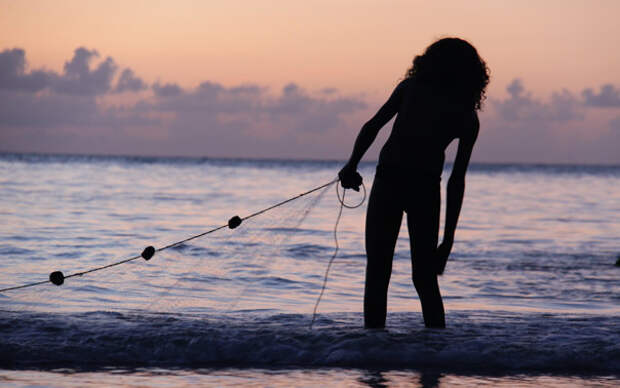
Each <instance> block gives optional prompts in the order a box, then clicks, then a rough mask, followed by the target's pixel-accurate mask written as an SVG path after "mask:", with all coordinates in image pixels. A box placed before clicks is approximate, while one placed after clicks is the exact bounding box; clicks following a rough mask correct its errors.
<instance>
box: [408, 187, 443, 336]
mask: <svg viewBox="0 0 620 388" xmlns="http://www.w3.org/2000/svg"><path fill="white" fill-rule="evenodd" d="M428 185H429V184H428V183H421V184H420V185H419V186H418V187H419V188H422V187H424V188H423V189H421V190H420V189H418V193H415V194H414V195H413V196H412V197H411V198H412V202H411V206H410V207H409V208H408V211H407V227H408V228H409V240H410V243H411V266H412V272H413V273H412V278H413V285H414V286H415V289H416V291H417V292H418V296H419V297H420V303H421V304H422V315H423V316H424V324H425V325H426V327H445V326H446V322H445V314H444V309H443V301H442V299H441V293H440V292H439V284H438V283H437V271H436V263H435V262H434V260H435V252H436V250H437V239H438V236H437V235H438V233H439V214H440V211H439V210H440V209H439V208H440V203H441V201H440V197H439V187H438V186H439V185H438V184H437V187H436V188H435V184H432V183H431V187H430V188H428V187H427V186H428ZM414 235H415V237H414Z"/></svg>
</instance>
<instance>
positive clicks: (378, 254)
mask: <svg viewBox="0 0 620 388" xmlns="http://www.w3.org/2000/svg"><path fill="white" fill-rule="evenodd" d="M397 194H398V191H397V188H396V187H393V185H391V184H390V183H389V182H387V181H384V180H382V179H380V178H379V177H375V181H374V183H373V186H372V190H371V192H370V198H369V199H368V210H367V212H366V253H367V256H368V264H369V265H372V264H375V262H376V261H380V262H385V261H386V260H389V263H391V262H392V256H393V255H394V247H395V245H396V239H397V238H398V232H399V231H400V224H401V222H402V217H403V207H402V205H401V204H400V201H398V195H397Z"/></svg>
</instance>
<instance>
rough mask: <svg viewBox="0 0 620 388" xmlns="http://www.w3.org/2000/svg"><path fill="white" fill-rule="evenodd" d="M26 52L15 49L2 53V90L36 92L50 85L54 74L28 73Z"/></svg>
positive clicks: (0, 77)
mask: <svg viewBox="0 0 620 388" xmlns="http://www.w3.org/2000/svg"><path fill="white" fill-rule="evenodd" d="M25 70H26V52H25V51H24V50H23V49H19V48H15V49H11V50H4V51H2V52H0V89H8V90H24V91H29V92H36V91H39V90H42V89H44V88H46V87H48V86H49V85H50V81H51V79H52V78H53V76H54V75H53V74H52V73H50V72H46V71H43V70H35V71H32V72H30V73H26V72H25Z"/></svg>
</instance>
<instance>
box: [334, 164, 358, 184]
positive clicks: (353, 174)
mask: <svg viewBox="0 0 620 388" xmlns="http://www.w3.org/2000/svg"><path fill="white" fill-rule="evenodd" d="M338 178H340V184H341V185H342V187H344V188H345V189H353V190H355V191H360V185H361V184H362V176H361V175H360V174H359V173H358V172H357V171H356V168H355V167H353V166H350V165H349V164H348V163H347V164H346V165H345V166H344V167H343V168H342V170H340V172H339V173H338Z"/></svg>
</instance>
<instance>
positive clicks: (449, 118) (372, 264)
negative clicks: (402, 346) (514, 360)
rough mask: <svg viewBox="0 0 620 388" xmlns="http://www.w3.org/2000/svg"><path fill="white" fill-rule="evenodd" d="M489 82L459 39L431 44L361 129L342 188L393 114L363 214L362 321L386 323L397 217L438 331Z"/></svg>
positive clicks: (354, 181)
mask: <svg viewBox="0 0 620 388" xmlns="http://www.w3.org/2000/svg"><path fill="white" fill-rule="evenodd" d="M488 82H489V75H488V69H487V67H486V64H485V62H484V61H483V60H482V59H481V58H480V56H479V55H478V53H477V51H476V49H475V48H474V47H473V46H472V45H470V44H469V43H467V42H466V41H464V40H462V39H458V38H446V39H441V40H438V41H437V42H435V43H433V44H432V45H430V46H429V47H428V48H427V49H426V51H425V52H424V54H423V55H420V56H416V57H415V59H414V61H413V66H412V67H411V68H410V69H409V70H408V71H407V74H406V77H405V79H404V80H403V81H402V82H400V83H399V84H398V86H396V89H394V92H393V93H392V95H391V96H390V98H389V99H388V101H387V102H386V103H385V105H383V106H382V107H381V109H379V111H378V112H377V114H375V116H374V117H373V118H371V119H370V120H369V121H368V122H367V123H366V124H364V126H363V127H362V129H361V131H360V133H359V135H358V136H357V139H356V141H355V147H354V149H353V153H352V155H351V158H350V159H349V161H348V163H347V164H346V165H345V166H344V168H343V169H342V170H341V171H340V173H339V176H340V180H341V184H342V186H343V187H345V188H357V187H359V185H360V184H361V176H360V175H359V174H358V173H357V171H356V170H357V165H358V163H359V161H360V160H361V158H362V156H363V155H364V153H365V152H366V150H368V148H369V147H370V145H371V144H372V142H373V141H374V139H375V137H376V136H377V133H378V132H379V130H380V129H381V128H382V127H383V126H384V125H385V124H386V123H387V122H388V121H389V120H390V119H391V118H392V117H394V115H396V120H395V121H394V126H393V128H392V133H391V134H390V137H389V139H388V140H387V142H386V143H385V145H384V146H383V148H382V150H381V154H380V156H379V163H378V165H377V172H376V175H375V180H374V184H373V187H372V191H371V194H370V199H369V201H368V211H367V214H366V254H367V265H366V289H365V293H364V324H365V326H366V327H368V328H380V327H384V326H385V318H386V309H387V291H388V284H389V281H390V275H391V272H392V258H393V255H394V247H395V245H396V239H397V237H398V232H399V229H400V224H401V221H402V216H403V212H406V213H407V226H408V228H409V238H410V243H411V263H412V273H413V276H412V277H413V284H414V286H415V288H416V290H417V292H418V295H419V297H420V302H421V303H422V313H423V315H424V323H425V324H426V326H427V327H445V318H444V309H443V302H442V299H441V294H440V293H439V285H438V283H437V275H438V274H441V273H443V270H444V267H445V265H446V262H447V260H448V256H449V255H450V251H451V249H452V244H453V242H454V232H455V229H456V224H457V220H458V216H459V212H460V210H461V204H462V203H463V194H464V190H465V173H466V171H467V166H468V164H469V159H470V156H471V152H472V148H473V146H474V143H475V142H476V138H477V136H478V129H479V122H478V115H477V114H476V111H477V110H478V109H480V103H481V100H482V99H483V98H484V93H485V88H486V86H487V84H488ZM454 139H459V145H458V151H457V155H456V159H455V162H454V166H453V168H452V173H451V175H450V179H449V180H448V199H447V212H446V222H445V229H444V235H443V241H442V243H441V244H439V246H437V243H438V232H439V215H440V190H439V189H440V185H439V183H440V179H441V172H442V170H443V164H444V159H445V155H444V151H445V149H446V147H447V146H448V144H450V142H452V140H454Z"/></svg>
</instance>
